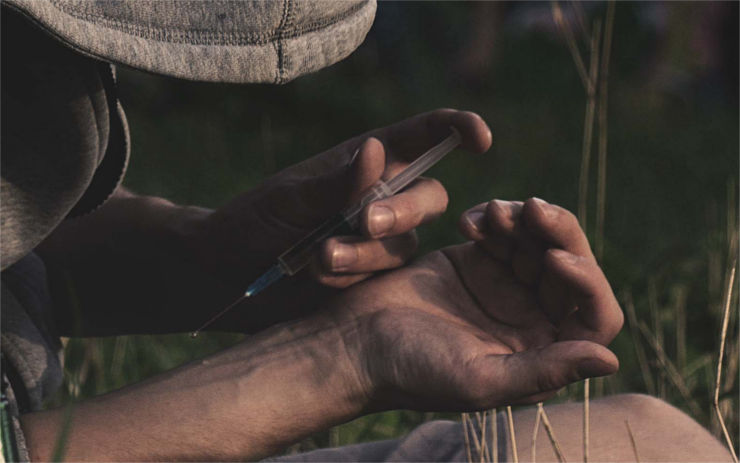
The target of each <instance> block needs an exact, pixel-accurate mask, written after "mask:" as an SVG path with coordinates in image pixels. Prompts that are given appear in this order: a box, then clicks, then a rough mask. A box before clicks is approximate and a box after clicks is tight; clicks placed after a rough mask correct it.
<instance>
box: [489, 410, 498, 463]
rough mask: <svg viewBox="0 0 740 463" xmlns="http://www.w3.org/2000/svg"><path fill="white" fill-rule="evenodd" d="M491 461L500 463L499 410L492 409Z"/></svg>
mask: <svg viewBox="0 0 740 463" xmlns="http://www.w3.org/2000/svg"><path fill="white" fill-rule="evenodd" d="M490 413H491V461H492V462H493V463H498V412H497V410H496V409H495V408H494V409H493V410H491V412H490Z"/></svg>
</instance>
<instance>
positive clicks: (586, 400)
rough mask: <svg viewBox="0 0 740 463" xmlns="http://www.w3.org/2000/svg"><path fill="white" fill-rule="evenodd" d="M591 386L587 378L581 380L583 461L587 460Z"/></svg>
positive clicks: (585, 462)
mask: <svg viewBox="0 0 740 463" xmlns="http://www.w3.org/2000/svg"><path fill="white" fill-rule="evenodd" d="M590 388H591V381H590V379H589V378H586V379H585V380H584V381H583V462H584V463H587V462H588V445H589V436H588V433H589V427H590V423H589V419H590V410H589V408H590V407H589V405H590V404H589V390H590Z"/></svg>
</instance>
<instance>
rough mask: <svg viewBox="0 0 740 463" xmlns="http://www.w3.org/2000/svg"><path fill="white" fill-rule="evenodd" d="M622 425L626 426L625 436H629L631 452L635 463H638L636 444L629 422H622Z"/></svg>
mask: <svg viewBox="0 0 740 463" xmlns="http://www.w3.org/2000/svg"><path fill="white" fill-rule="evenodd" d="M624 425H625V426H627V434H629V436H630V444H631V445H632V452H633V453H634V454H635V462H636V463H640V455H639V454H638V453H637V443H636V442H635V436H634V435H633V434H632V428H630V422H629V420H624Z"/></svg>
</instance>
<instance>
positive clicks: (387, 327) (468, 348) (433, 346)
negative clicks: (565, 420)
mask: <svg viewBox="0 0 740 463" xmlns="http://www.w3.org/2000/svg"><path fill="white" fill-rule="evenodd" d="M509 204H512V203H509ZM513 204H516V203H513ZM479 209H480V207H479V208H477V209H476V208H474V209H473V211H469V212H467V213H466V214H464V215H463V218H462V219H461V221H462V223H463V229H464V230H465V233H466V234H470V235H471V236H473V235H474V234H475V236H474V240H473V241H472V242H469V243H466V244H463V245H459V246H453V247H450V248H445V249H443V250H441V251H436V252H433V253H431V254H428V255H427V256H425V257H423V258H421V259H419V260H417V261H415V262H413V263H412V264H411V265H409V266H407V267H403V268H401V269H399V270H396V271H393V272H389V273H386V274H384V275H382V276H379V277H377V278H373V279H369V280H367V281H365V282H362V283H359V284H357V285H353V286H352V287H351V288H349V289H348V290H347V291H345V292H342V293H340V294H339V295H338V296H336V297H334V298H332V299H330V300H329V301H328V302H327V303H326V304H325V305H324V306H323V307H322V308H321V310H319V311H318V312H315V313H314V314H312V315H311V316H310V317H307V318H304V319H301V320H296V321H293V322H289V323H285V324H280V325H276V326H273V327H271V328H269V329H267V330H264V331H262V332H260V333H259V334H257V335H256V336H253V337H250V338H249V339H248V340H247V341H246V342H244V343H242V344H240V345H237V346H235V347H234V348H232V349H229V350H227V351H224V352H221V353H218V354H216V355H213V356H211V357H209V358H207V359H204V360H202V361H199V362H195V363H192V364H189V365H186V366H184V367H181V368H178V369H176V370H173V371H172V372H170V373H168V374H165V375H163V376H161V377H157V378H154V379H152V380H149V381H147V382H145V383H142V384H139V385H136V386H133V387H129V388H124V389H122V390H120V391H118V392H114V393H112V394H109V395H106V396H102V397H99V398H95V399H92V400H89V401H85V402H82V403H80V404H79V405H78V406H77V407H76V408H75V409H74V410H73V417H72V427H71V432H70V435H69V440H68V442H67V458H69V459H72V460H141V459H147V460H151V459H165V460H175V459H197V460H206V459H216V460H232V459H257V458H260V457H264V456H267V455H270V454H272V453H274V452H276V451H278V450H279V449H281V448H283V447H284V446H286V445H288V444H290V443H291V442H294V441H296V440H298V439H301V438H302V437H305V436H307V435H310V434H311V433H313V432H316V431H318V430H320V429H325V428H326V427H328V426H332V425H335V424H338V423H341V422H345V421H348V420H351V419H354V418H356V417H358V416H360V415H362V414H366V413H371V412H375V411H379V410H387V409H394V408H400V407H402V408H410V409H418V410H479V409H486V408H491V407H494V406H499V405H502V404H510V403H530V402H534V401H537V400H542V399H544V398H546V397H549V396H550V395H552V394H553V393H554V392H555V391H556V390H558V389H559V388H561V387H563V386H565V385H566V384H569V383H571V382H574V381H578V380H580V379H583V378H585V377H591V376H600V375H607V374H611V373H613V372H615V371H616V370H617V368H618V362H617V359H616V357H615V356H614V355H613V354H612V353H611V352H610V351H609V350H608V349H607V348H606V347H604V345H605V344H607V343H608V342H609V341H611V339H612V338H613V337H614V336H615V335H616V333H617V332H618V331H619V328H620V327H621V324H622V314H621V311H620V309H619V306H618V305H617V303H616V300H615V299H614V296H613V294H612V291H611V289H610V287H609V284H608V282H607V280H606V279H605V278H604V275H603V273H602V272H601V271H600V270H599V269H598V266H596V265H595V263H594V262H593V260H592V257H591V256H590V254H589V255H582V254H577V252H576V250H577V248H578V246H579V243H583V242H585V241H584V240H585V238H584V237H583V233H582V231H581V230H580V228H579V227H578V225H577V222H575V220H573V219H572V215H570V214H569V213H567V212H566V211H564V210H562V209H560V208H558V207H557V206H553V205H549V204H546V203H542V202H539V201H537V200H534V199H533V200H529V201H527V202H526V203H524V204H523V206H522V207H521V208H517V207H510V208H508V211H509V212H504V213H502V214H497V213H494V212H491V213H488V211H489V210H490V211H493V210H494V208H493V207H490V205H489V206H487V207H486V213H484V215H483V216H482V218H483V219H484V220H483V221H482V222H481V223H479V225H478V227H479V228H478V227H475V230H473V229H472V228H473V227H472V225H469V224H470V223H471V219H475V218H481V216H476V215H475V214H474V213H473V212H475V211H476V210H479ZM517 209H518V212H517ZM505 223H513V224H514V226H513V227H512V233H511V234H510V235H507V234H506V233H500V232H498V231H495V229H496V227H494V226H492V225H501V224H505ZM519 234H523V235H522V236H527V239H528V240H530V241H531V244H533V245H536V247H537V248H538V249H542V253H541V254H536V255H535V254H527V256H526V258H525V259H531V262H530V264H531V265H530V268H533V269H535V270H536V271H537V272H538V274H539V277H538V278H537V279H536V280H534V281H525V280H523V279H522V278H520V276H518V274H517V271H516V270H515V268H516V266H515V264H514V262H517V261H518V260H517V258H516V256H518V255H520V253H521V252H522V249H523V248H522V247H521V246H519V245H518V244H517V242H518V241H517V237H518V236H519ZM506 237H508V238H511V239H510V241H509V243H510V245H509V248H508V251H507V254H506V255H507V256H511V258H509V259H497V258H496V257H495V256H493V255H492V254H491V253H489V252H488V251H487V247H489V246H490V245H491V244H492V243H496V242H498V241H499V240H501V239H502V238H506ZM556 239H557V240H558V241H555V240H556ZM527 252H529V250H527ZM549 279H554V280H556V281H558V282H559V283H560V284H561V285H562V287H561V288H560V289H559V291H563V294H565V295H567V296H566V297H567V298H568V300H569V301H571V302H569V304H571V303H572V304H575V305H573V306H572V307H570V308H568V307H566V305H567V304H565V303H563V305H562V307H558V308H559V309H563V310H562V313H561V315H560V316H553V314H552V313H551V310H550V308H548V307H549V306H548V305H546V304H543V303H542V298H543V297H547V296H548V291H549V289H548V288H547V287H546V286H543V285H544V282H546V281H548V280H549ZM255 398H259V399H258V400H255ZM63 414H64V412H63V411H61V410H52V411H47V412H39V413H34V414H30V415H24V416H23V417H22V423H23V426H24V429H25V431H26V434H27V437H28V441H29V444H30V446H31V447H30V448H31V455H32V458H33V459H38V460H45V459H47V458H48V457H49V456H50V452H51V449H52V446H53V442H54V437H55V436H56V433H57V431H58V429H59V427H60V424H61V423H62V422H63ZM102 423H105V426H101V424H102ZM111 436H116V437H115V438H114V439H113V438H111ZM131 442H136V445H130V443H131Z"/></svg>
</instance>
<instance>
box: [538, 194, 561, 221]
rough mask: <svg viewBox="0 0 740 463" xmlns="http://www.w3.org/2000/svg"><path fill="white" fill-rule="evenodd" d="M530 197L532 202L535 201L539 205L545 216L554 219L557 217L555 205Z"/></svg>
mask: <svg viewBox="0 0 740 463" xmlns="http://www.w3.org/2000/svg"><path fill="white" fill-rule="evenodd" d="M532 199H533V200H534V202H536V203H537V205H538V206H539V207H540V209H541V210H542V212H544V213H545V217H547V218H548V219H554V218H555V217H557V215H558V211H557V209H555V207H553V205H552V204H550V203H548V202H547V201H545V200H544V199H540V198H532Z"/></svg>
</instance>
